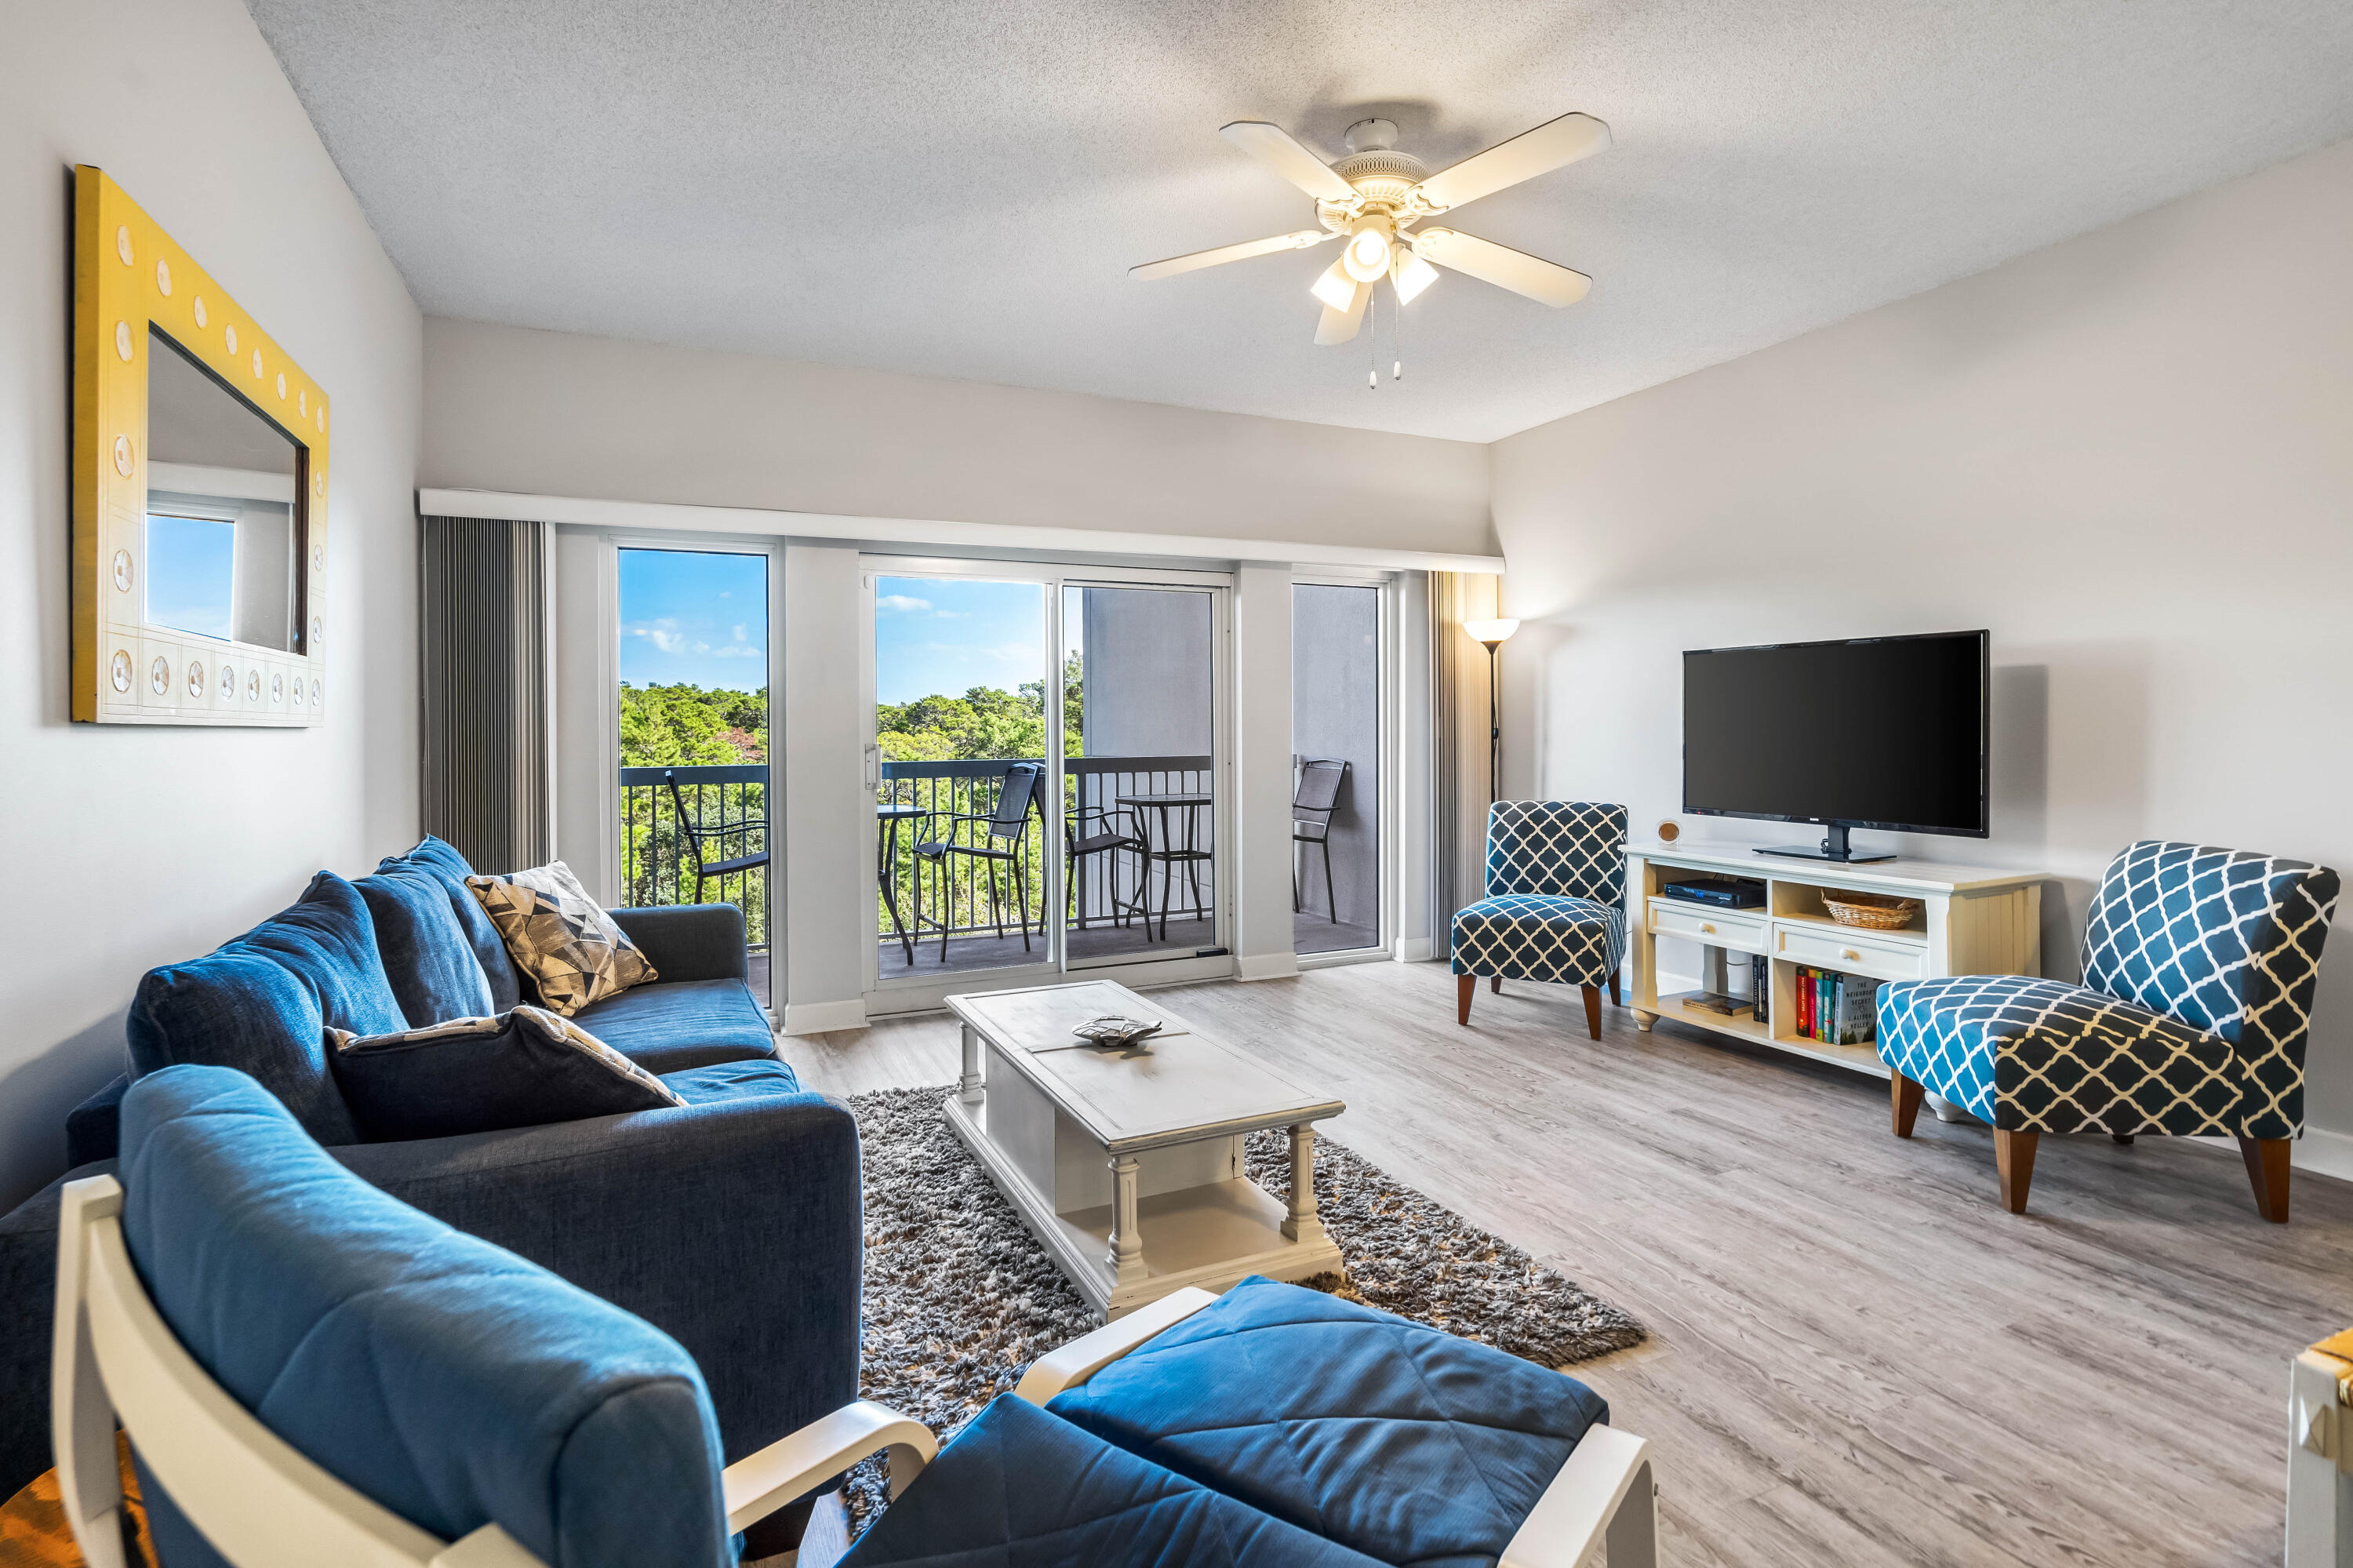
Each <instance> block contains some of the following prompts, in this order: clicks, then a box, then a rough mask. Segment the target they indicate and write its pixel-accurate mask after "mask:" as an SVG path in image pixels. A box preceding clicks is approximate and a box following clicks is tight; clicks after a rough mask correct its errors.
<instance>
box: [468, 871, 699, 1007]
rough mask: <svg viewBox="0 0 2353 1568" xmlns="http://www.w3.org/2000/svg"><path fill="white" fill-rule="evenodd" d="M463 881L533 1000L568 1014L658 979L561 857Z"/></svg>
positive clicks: (644, 957)
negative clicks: (531, 984) (527, 980)
mask: <svg viewBox="0 0 2353 1568" xmlns="http://www.w3.org/2000/svg"><path fill="white" fill-rule="evenodd" d="M466 885H467V886H468V887H470V888H471V889H472V890H473V894H474V896H475V897H477V898H479V899H480V900H481V901H482V908H483V909H484V910H485V911H486V912H487V913H488V914H489V915H490V917H491V924H492V925H494V926H496V927H498V928H499V935H500V936H501V938H504V939H505V941H506V945H507V951H508V952H509V953H510V954H512V956H513V958H514V961H515V968H517V969H521V970H522V972H523V973H525V974H527V975H529V976H530V977H531V978H532V979H533V980H535V981H536V982H538V985H539V998H540V1001H543V1002H545V1003H546V1004H547V1005H548V1006H549V1007H551V1008H553V1009H554V1010H555V1011H556V1012H560V1013H562V1014H563V1015H564V1016H565V1017H566V1018H569V1017H571V1016H572V1015H573V1014H575V1013H576V1012H579V1011H580V1010H581V1009H582V1008H584V1007H586V1006H587V1005H588V1004H589V1003H590V1002H593V1001H604V1000H605V999H606V998H607V997H608V996H618V995H620V994H621V993H622V992H623V991H627V990H628V989H629V988H630V987H631V986H633V985H642V984H643V983H645V982H646V981H647V980H659V979H660V978H661V977H660V976H659V975H658V974H656V973H655V972H654V967H653V965H651V964H649V963H648V962H646V956H645V954H644V953H643V952H641V951H639V950H638V945H637V944H636V943H635V942H632V941H630V940H629V938H628V936H627V935H625V934H624V933H623V932H622V930H621V928H620V927H618V926H616V925H615V924H613V917H612V916H609V915H607V914H606V913H605V911H604V910H603V909H601V908H599V907H598V906H597V905H596V900H595V899H593V898H590V897H589V896H588V890H587V889H586V888H584V887H582V886H581V885H580V879H579V878H578V877H576V876H575V875H573V874H572V868H571V867H570V866H568V865H565V863H563V862H562V861H560V860H559V861H556V862H554V863H553V864H550V865H543V866H536V867H534V868H533V869H532V870H530V871H518V872H516V873H514V874H512V875H511V876H470V877H468V878H467V879H466Z"/></svg>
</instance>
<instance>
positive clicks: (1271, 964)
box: [1234, 953, 1299, 980]
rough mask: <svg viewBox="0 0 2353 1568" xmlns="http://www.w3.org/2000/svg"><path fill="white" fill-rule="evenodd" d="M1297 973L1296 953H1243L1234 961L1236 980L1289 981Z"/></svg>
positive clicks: (1297, 957)
mask: <svg viewBox="0 0 2353 1568" xmlns="http://www.w3.org/2000/svg"><path fill="white" fill-rule="evenodd" d="M1298 972H1299V955H1298V954H1296V953H1245V954H1244V955H1242V956H1241V957H1240V958H1239V959H1235V960H1234V978H1235V979H1236V980H1289V979H1291V978H1292V977H1293V976H1294V975H1296V974H1297V973H1298Z"/></svg>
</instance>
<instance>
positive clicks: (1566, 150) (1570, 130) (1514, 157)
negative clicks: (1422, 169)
mask: <svg viewBox="0 0 2353 1568" xmlns="http://www.w3.org/2000/svg"><path fill="white" fill-rule="evenodd" d="M1607 146H1609V126H1607V125H1604V124H1603V123H1601V122H1600V121H1599V120H1596V119H1595V118H1593V116H1591V115H1590V114H1564V115H1562V116H1561V117H1560V118H1559V119H1557V120H1549V121H1546V122H1545V123H1544V124H1542V125H1539V126H1537V127H1536V128H1535V130H1533V131H1523V132H1520V133H1519V134H1518V135H1516V136H1514V137H1513V138H1512V139H1511V140H1510V141H1508V142H1504V143H1497V144H1496V145H1495V146H1493V147H1490V148H1488V149H1487V150H1486V151H1485V152H1483V153H1473V154H1472V155H1471V156H1469V157H1467V158H1465V159H1463V160H1462V161H1461V163H1459V164H1455V165H1454V166H1453V167H1452V168H1451V169H1440V171H1439V172H1438V173H1436V174H1434V175H1430V178H1428V179H1426V180H1424V181H1422V182H1421V185H1420V187H1419V188H1420V190H1421V194H1422V195H1423V196H1427V197H1428V198H1429V199H1430V206H1432V207H1440V208H1445V207H1461V205H1462V204H1463V203H1465V202H1472V201H1477V200H1478V199H1479V198H1480V197H1481V196H1492V195H1493V194H1494V193H1495V192H1497V191H1499V190H1502V189H1503V188H1504V186H1506V185H1518V184H1519V183H1520V182H1521V181H1522V180H1532V179H1535V177H1536V176H1537V175H1543V174H1549V173H1551V172H1552V171H1553V170H1555V169H1557V168H1559V167H1560V166H1561V165H1562V164H1573V163H1575V162H1577V159H1579V158H1586V157H1590V156H1592V155H1593V154H1596V153H1599V152H1600V151H1601V150H1602V149H1603V148H1605V147H1607Z"/></svg>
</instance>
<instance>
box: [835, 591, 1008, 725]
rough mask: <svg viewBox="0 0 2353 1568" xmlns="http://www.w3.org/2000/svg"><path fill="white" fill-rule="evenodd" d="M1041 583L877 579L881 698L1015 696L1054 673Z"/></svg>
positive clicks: (890, 700)
mask: <svg viewBox="0 0 2353 1568" xmlns="http://www.w3.org/2000/svg"><path fill="white" fill-rule="evenodd" d="M1045 641H1046V589H1045V586H1044V585H1043V584H1041V583H1010V582H992V581H988V580H985V579H975V578H957V577H877V578H875V579H874V684H875V697H876V700H878V701H880V702H885V703H906V702H913V700H914V699H915V698H917V697H929V696H935V695H936V696H947V697H960V696H962V695H964V694H965V693H966V692H968V691H970V690H971V689H972V688H973V687H975V686H995V687H997V689H998V690H1000V691H1007V692H1010V691H1013V690H1015V689H1016V688H1018V686H1019V685H1020V684H1021V683H1023V682H1024V681H1035V680H1039V679H1042V678H1043V677H1044V675H1045V673H1046V650H1045Z"/></svg>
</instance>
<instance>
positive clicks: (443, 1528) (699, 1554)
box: [119, 1067, 735, 1568]
mask: <svg viewBox="0 0 2353 1568" xmlns="http://www.w3.org/2000/svg"><path fill="white" fill-rule="evenodd" d="M119 1174H120V1179H121V1182H122V1187H123V1200H122V1234H123V1239H124V1241H125V1242H126V1243H127V1244H128V1245H129V1247H130V1249H131V1255H132V1260H133V1261H134V1262H135V1263H137V1265H138V1266H139V1273H140V1277H142V1279H143V1280H144V1281H145V1282H146V1286H147V1290H148V1293H149V1294H150V1295H151V1296H152V1297H153V1299H154V1302H155V1306H156V1308H157V1309H158V1310H159V1311H160V1312H161V1313H162V1314H163V1316H164V1321H165V1322H166V1323H168V1324H170V1325H171V1328H172V1331H173V1333H174V1335H175V1336H176V1337H177V1338H178V1339H179V1340H180V1342H181V1344H182V1345H183V1346H185V1348H186V1350H187V1351H188V1353H189V1354H190V1355H192V1356H194V1357H195V1360H196V1361H197V1362H198V1363H199V1364H200V1365H202V1366H203V1367H204V1369H205V1371H206V1372H208V1373H209V1374H211V1376H212V1377H213V1378H214V1380H215V1381H216V1382H217V1383H220V1385H221V1386H222V1387H223V1388H224V1389H225V1390H226V1391H227V1393H228V1394H229V1395H230V1397H232V1398H234V1399H236V1400H237V1402H239V1403H240V1404H243V1405H244V1406H245V1407H246V1408H247V1409H248V1410H249V1411H251V1412H252V1413H253V1414H254V1415H255V1416H256V1417H257V1418H258V1419H259V1420H260V1421H261V1422H262V1424H263V1425H266V1426H268V1427H269V1429H270V1430H271V1431H272V1432H275V1433H276V1434H277V1435H278V1436H280V1437H282V1438H284V1439H285V1440H286V1441H287V1442H288V1443H290V1444H291V1445H293V1446H294V1447H295V1448H297V1449H299V1450H300V1451H301V1452H302V1453H303V1454H305V1455H307V1456H309V1457H310V1458H311V1460H312V1461H314V1462H315V1463H317V1464H319V1465H321V1466H322V1467H325V1468H326V1469H327V1470H329V1471H330V1472H332V1474H334V1475H335V1476H336V1477H338V1478H341V1479H342V1480H343V1481H344V1482H345V1483H346V1484H348V1485H350V1486H352V1487H354V1488H356V1489H358V1490H360V1491H362V1492H364V1493H365V1494H366V1495H367V1496H369V1497H371V1498H373V1499H375V1500H376V1501H377V1502H379V1503H381V1504H382V1505H384V1506H385V1507H386V1508H388V1509H390V1510H392V1511H393V1512H395V1513H396V1514H399V1515H400V1516H401V1517H402V1518H404V1519H406V1520H410V1521H411V1522H413V1523H415V1524H416V1525H417V1526H418V1527H419V1528H421V1529H424V1530H427V1531H432V1532H433V1533H434V1534H435V1535H437V1536H439V1537H440V1538H441V1539H442V1540H445V1541H451V1540H455V1539H457V1538H458V1537H459V1536H462V1535H464V1534H466V1533H467V1532H469V1531H472V1530H475V1529H477V1528H479V1527H480V1526H481V1525H482V1524H484V1523H486V1522H489V1521H491V1520H496V1521H497V1522H498V1523H499V1524H500V1525H501V1526H502V1527H503V1528H504V1529H505V1530H506V1531H507V1533H508V1534H510V1535H512V1536H513V1537H514V1538H515V1540H516V1541H517V1542H520V1543H521V1544H522V1547H523V1549H524V1550H525V1551H527V1552H531V1553H533V1555H534V1556H536V1557H537V1558H538V1559H539V1560H540V1561H541V1562H543V1563H564V1564H566V1565H568V1568H641V1565H643V1564H649V1563H662V1564H677V1565H678V1568H732V1564H733V1563H734V1561H735V1558H734V1554H733V1552H731V1551H730V1550H729V1546H728V1533H727V1522H726V1510H725V1505H724V1503H723V1501H722V1499H721V1495H720V1485H719V1466H720V1454H721V1447H720V1437H719V1426H718V1423H717V1421H716V1420H715V1419H714V1417H713V1415H712V1408H711V1400H710V1396H709V1394H708V1393H707V1392H706V1390H705V1387H704V1384H703V1380H702V1375H701V1373H700V1372H698V1370H697V1369H696V1367H695V1364H694V1361H693V1360H692V1358H691V1357H690V1356H689V1355H688V1354H687V1352H686V1351H684V1350H683V1349H682V1348H681V1347H680V1345H679V1344H678V1342H677V1341H676V1340H672V1339H671V1338H670V1336H669V1335H667V1334H664V1333H662V1332H660V1331H659V1330H656V1329H655V1328H654V1327H653V1326H652V1325H650V1324H649V1323H647V1322H646V1321H644V1320H643V1319H638V1318H635V1317H632V1316H630V1315H629V1314H628V1313H627V1312H625V1311H623V1310H621V1308H617V1307H615V1306H612V1305H610V1304H609V1303H607V1302H605V1301H602V1300H599V1299H597V1298H596V1297H594V1296H591V1295H589V1294H588V1293H587V1292H586V1291H584V1290H581V1289H579V1288H578V1287H575V1286H573V1285H570V1284H567V1283H565V1281H564V1280H562V1279H559V1278H557V1277H555V1276H554V1275H553V1274H551V1273H549V1272H548V1271H547V1270H546V1269H544V1268H542V1267H540V1266H537V1265H535V1264H531V1263H526V1262H524V1261H523V1260H522V1258H520V1257H517V1256H516V1255H514V1254H512V1253H511V1252H506V1251H503V1250H501V1248H499V1247H495V1246H492V1245H491V1244H490V1243H488V1242H485V1241H481V1240H479V1239H477V1238H476V1237H473V1236H470V1235H467V1234H463V1233H461V1232H459V1231H456V1230H453V1229H451V1228H450V1227H449V1226H448V1225H446V1224H442V1223H441V1222H440V1221H438V1220H436V1219H432V1218H429V1217H428V1216H427V1215H425V1214H422V1213H418V1212H417V1210H415V1209H413V1208H410V1207H409V1206H408V1205H407V1204H406V1203H403V1202H399V1201H397V1200H396V1199H394V1198H392V1197H389V1196H387V1195H386V1194H385V1193H384V1192H379V1191H377V1190H376V1189H375V1188H374V1187H372V1186H370V1185H369V1184H368V1183H367V1182H365V1181H362V1180H361V1179H360V1178H358V1177H357V1176H354V1175H353V1174H352V1173H351V1172H350V1171H347V1170H345V1169H344V1168H343V1166H342V1165H340V1164H338V1163H337V1162H336V1161H335V1160H333V1159H332V1158H330V1157H329V1156H328V1155H327V1154H326V1153H325V1152H324V1151H323V1150H321V1149H320V1148H319V1147H318V1145H317V1144H315V1143H313V1142H312V1141H311V1139H308V1138H305V1137H304V1136H303V1135H302V1133H301V1130H300V1129H299V1128H296V1127H294V1126H293V1125H292V1123H290V1121H289V1120H288V1119H287V1118H286V1113H285V1112H284V1111H283V1110H282V1109H281V1108H280V1107H279V1106H278V1105H276V1104H275V1103H273V1102H272V1101H271V1100H270V1098H269V1096H268V1095H266V1094H263V1093H262V1092H261V1091H260V1090H259V1088H258V1087H256V1086H255V1085H254V1084H253V1083H252V1082H251V1080H249V1079H248V1078H245V1077H243V1076H241V1075H238V1074H236V1073H230V1072H224V1071H222V1070H221V1069H219V1068H216V1067H174V1068H170V1069H167V1070H165V1071H164V1072H162V1073H159V1074H155V1075H152V1076H149V1077H146V1078H142V1079H141V1080H140V1081H139V1083H137V1084H135V1085H133V1086H132V1089H131V1092H130V1093H129V1094H128V1095H127V1096H125V1097H124V1098H123V1102H122V1165H121V1171H120V1173H119ZM146 1479H147V1480H148V1482H149V1483H151V1489H149V1490H148V1492H147V1503H148V1510H149V1520H150V1523H151V1526H152V1528H153V1534H154V1539H155V1543H156V1546H157V1548H158V1552H157V1555H158V1556H159V1557H160V1558H161V1559H162V1560H163V1561H164V1562H165V1563H172V1564H174V1565H175V1568H216V1565H218V1564H220V1563H221V1561H222V1560H221V1558H220V1556H219V1554H218V1553H217V1552H214V1551H213V1550H212V1549H211V1547H210V1545H209V1543H208V1542H206V1541H205V1539H204V1538H203V1537H202V1536H201V1535H199V1534H198V1533H197V1531H196V1530H195V1527H194V1526H193V1525H192V1524H191V1523H190V1522H189V1521H188V1520H187V1519H186V1517H185V1515H184V1514H183V1513H182V1512H181V1511H180V1510H179V1509H178V1508H177V1507H176V1506H175V1505H174V1501H173V1499H171V1497H170V1496H169V1495H168V1494H166V1493H164V1491H163V1490H162V1489H160V1488H153V1486H152V1483H153V1476H152V1475H150V1476H148V1477H147V1478H146Z"/></svg>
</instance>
